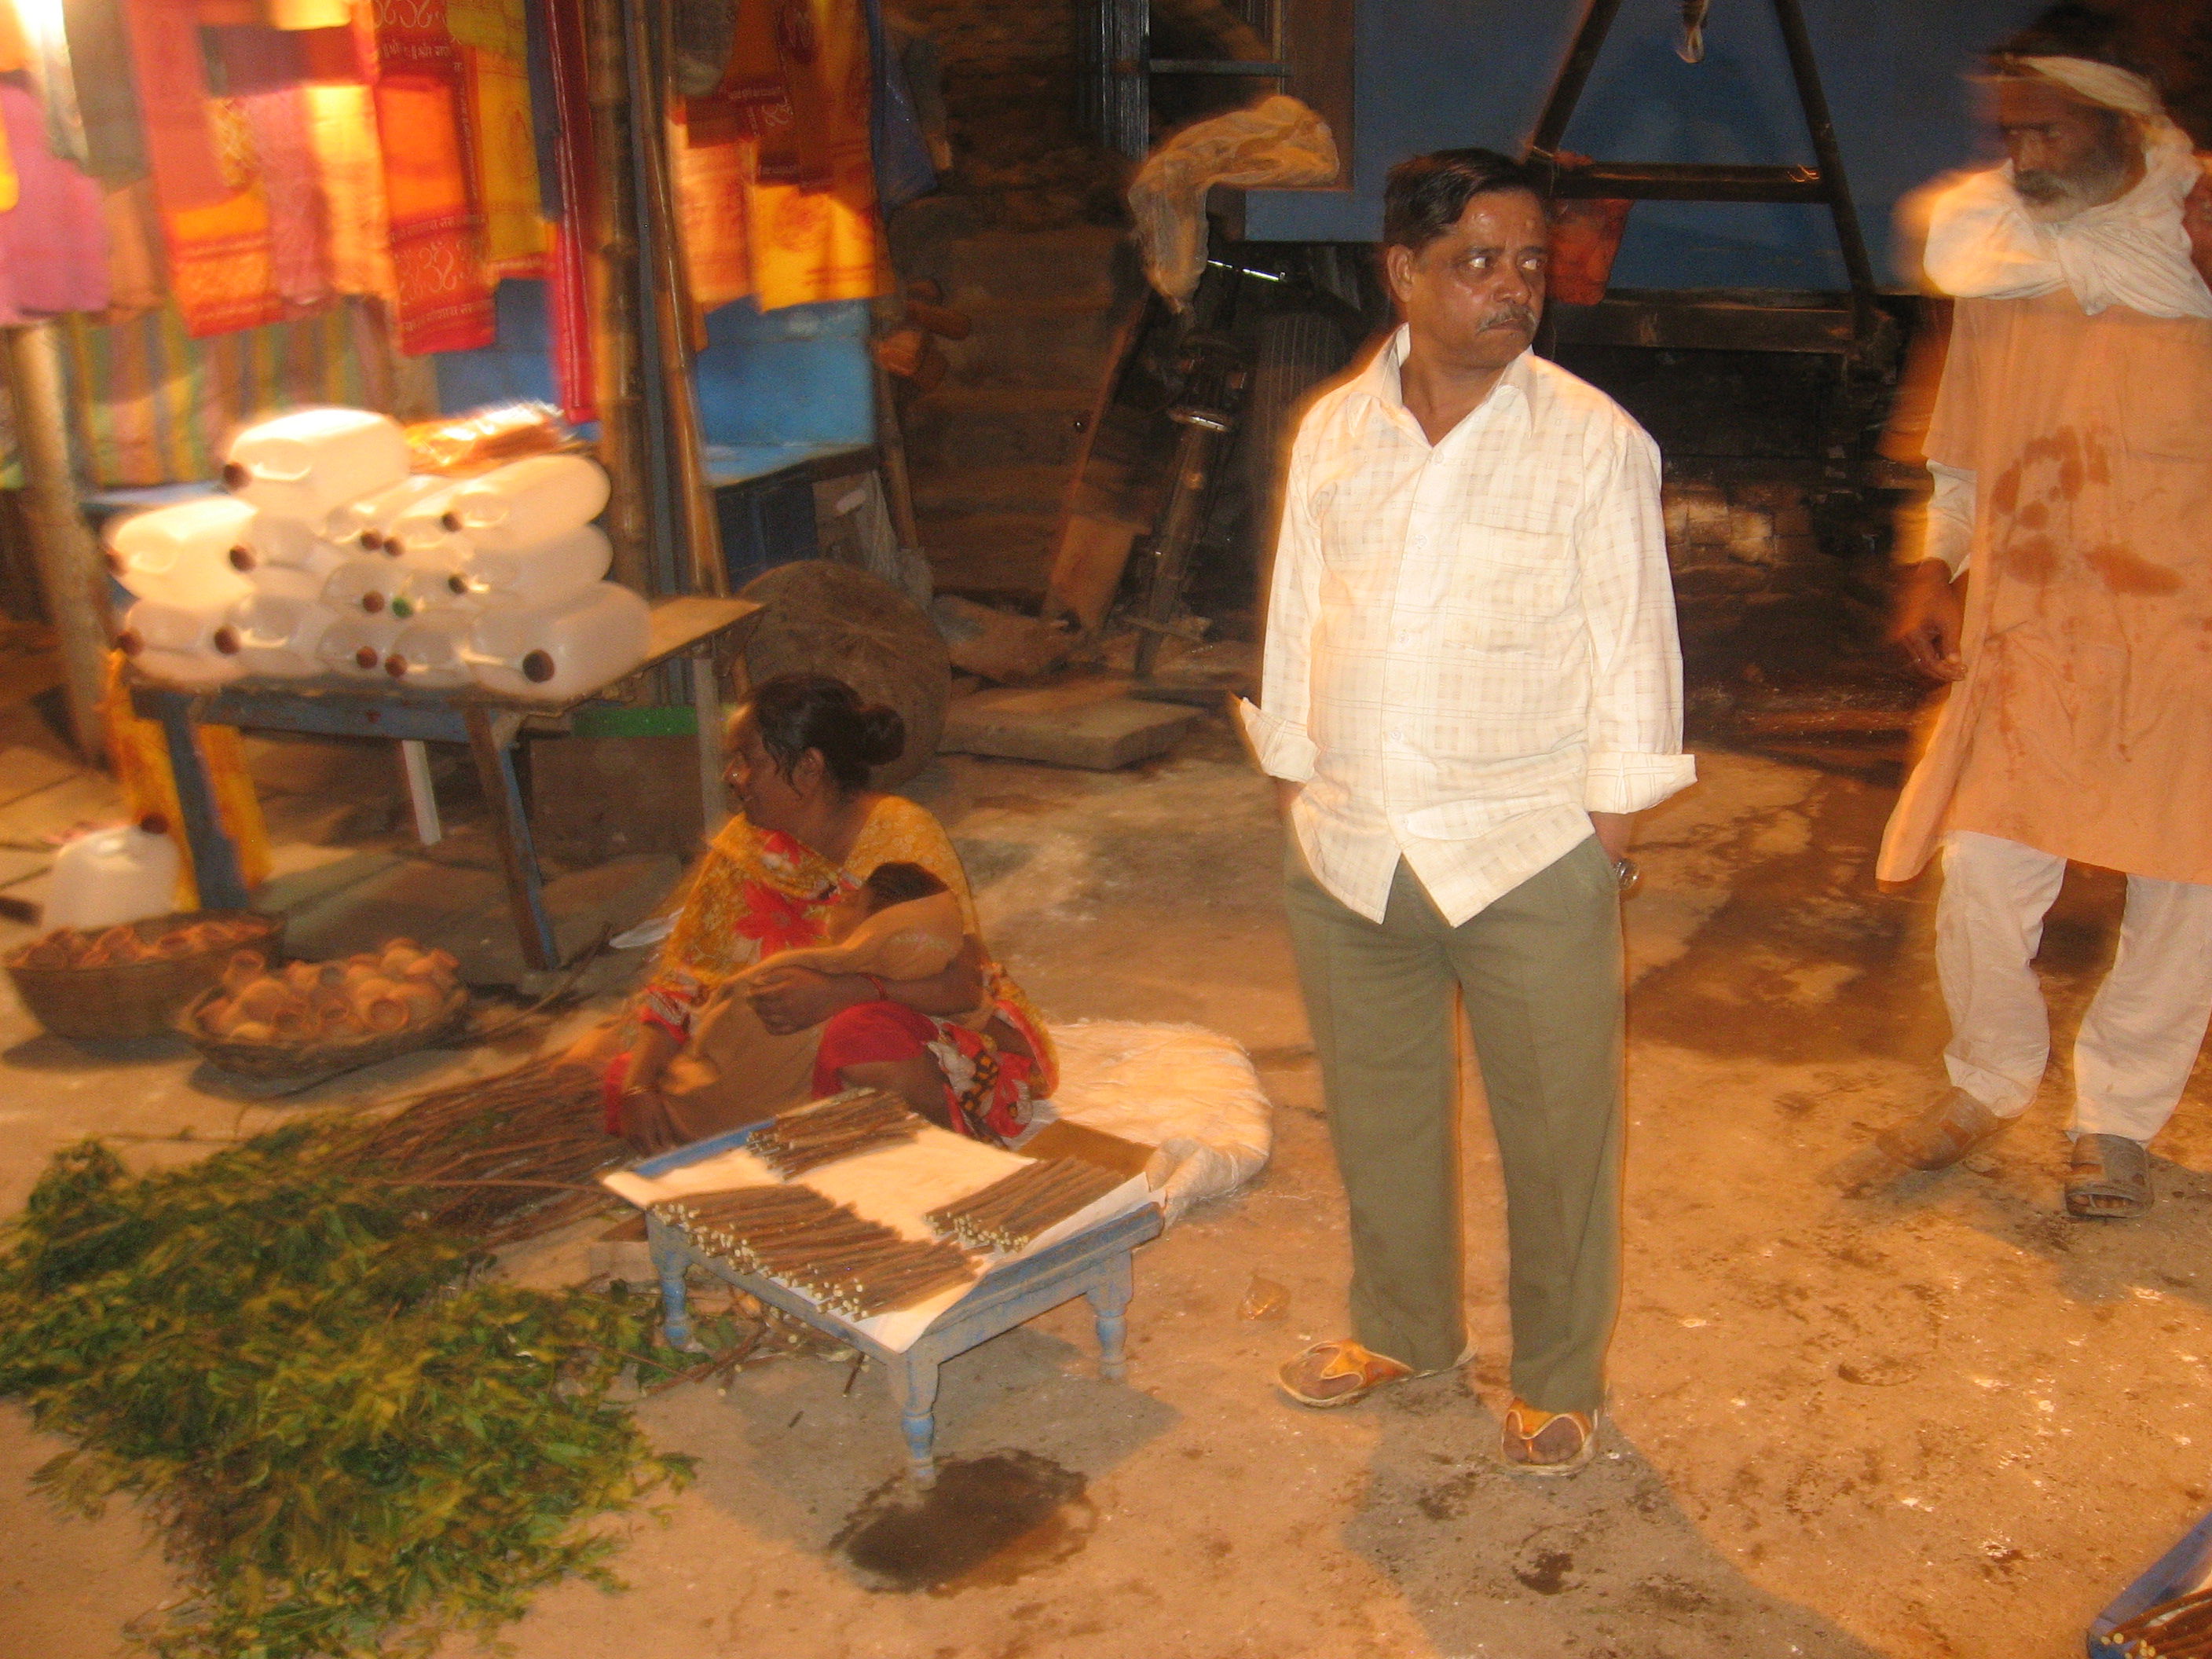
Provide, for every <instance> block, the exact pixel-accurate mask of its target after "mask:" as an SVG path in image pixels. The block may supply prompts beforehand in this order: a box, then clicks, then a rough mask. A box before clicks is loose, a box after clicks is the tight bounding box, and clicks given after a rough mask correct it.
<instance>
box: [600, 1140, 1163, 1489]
mask: <svg viewBox="0 0 2212 1659" xmlns="http://www.w3.org/2000/svg"><path fill="white" fill-rule="evenodd" d="M757 1127H759V1126H758V1125H750V1126H748V1127H745V1128H742V1129H732V1130H731V1131H730V1132H729V1133H726V1134H720V1135H716V1136H714V1137H713V1138H712V1139H708V1140H700V1141H695V1142H693V1143H692V1144H691V1145H690V1146H679V1147H678V1148H677V1149H676V1150H675V1151H674V1152H663V1153H662V1154H661V1155H660V1156H659V1157H658V1158H648V1159H647V1160H646V1161H645V1162H644V1163H642V1164H638V1165H637V1166H636V1173H637V1174H639V1175H641V1176H660V1175H665V1174H667V1173H668V1172H669V1171H670V1170H679V1169H682V1168H683V1167H684V1165H685V1164H696V1163H699V1162H701V1161H702V1159H705V1158H713V1157H714V1156H716V1155H717V1154H718V1153H721V1152H730V1151H732V1150H733V1149H734V1148H737V1147H739V1146H744V1143H745V1140H746V1139H747V1137H749V1136H750V1134H751V1133H752V1132H753V1129H754V1128H757ZM1163 1225H1165V1224H1164V1222H1163V1220H1162V1218H1161V1216H1160V1212H1159V1210H1158V1207H1157V1206H1153V1205H1149V1204H1148V1205H1146V1206H1145V1207H1144V1208H1142V1209H1140V1210H1135V1211H1132V1212H1130V1213H1128V1214H1127V1215H1123V1216H1117V1217H1115V1218H1114V1219H1113V1220H1111V1221H1107V1222H1102V1223H1101V1224H1100V1225H1097V1226H1096V1227H1093V1228H1091V1229H1090V1230H1089V1231H1085V1232H1081V1233H1078V1234H1077V1235H1076V1236H1075V1237H1073V1238H1069V1239H1064V1240H1062V1241H1061V1242H1060V1243H1058V1244H1055V1245H1054V1246H1053V1247H1052V1248H1051V1249H1048V1250H1041V1251H1039V1252H1038V1253H1037V1254H1036V1255H1033V1256H1029V1257H1025V1258H1024V1260H1022V1261H1017V1262H1015V1263H1013V1264H1012V1266H1011V1267H1001V1268H1000V1269H999V1270H998V1271H997V1272H996V1273H991V1274H988V1275H987V1276H986V1277H985V1278H984V1279H981V1281H980V1282H979V1283H978V1284H977V1285H975V1288H974V1289H973V1290H971V1291H969V1292H968V1294H967V1295H965V1296H963V1297H961V1298H960V1300H959V1301H957V1302H956V1303H954V1304H952V1305H951V1307H949V1308H947V1309H946V1310H945V1311H944V1312H943V1313H941V1314H939V1315H938V1316H937V1318H936V1320H935V1321H934V1322H933V1323H932V1324H931V1325H930V1327H929V1328H928V1329H927V1330H926V1331H924V1332H923V1333H922V1334H921V1336H920V1337H918V1338H917V1339H916V1340H915V1343H914V1345H913V1346H911V1347H909V1348H907V1349H905V1350H903V1351H902V1352H894V1351H892V1350H891V1349H890V1348H887V1347H885V1346H884V1345H883V1344H882V1343H880V1342H878V1341H876V1340H874V1339H873V1338H872V1337H871V1336H869V1335H868V1334H867V1333H866V1332H865V1331H862V1330H860V1329H858V1328H855V1327H854V1326H853V1325H852V1324H850V1323H848V1322H847V1321H845V1320H843V1319H841V1318H839V1317H838V1316H836V1314H833V1313H830V1312H828V1311H827V1310H823V1309H822V1308H818V1307H817V1306H816V1305H815V1304H813V1303H811V1302H809V1301H808V1300H807V1299H806V1298H805V1297H803V1296H801V1295H799V1292H797V1291H793V1290H792V1289H790V1288H789V1287H788V1286H786V1285H779V1284H777V1283H776V1282H775V1280H774V1279H763V1278H760V1277H758V1276H757V1275H756V1274H752V1273H739V1272H738V1270H737V1269H736V1268H735V1267H732V1266H731V1265H730V1264H729V1263H728V1262H726V1261H722V1260H721V1259H720V1258H719V1257H717V1256H714V1255H709V1254H708V1252H707V1251H705V1250H703V1249H700V1248H699V1247H698V1246H697V1245H696V1244H694V1243H692V1242H691V1241H690V1239H689V1238H687V1237H685V1236H684V1232H683V1231H682V1230H681V1229H680V1228H678V1227H675V1226H672V1225H670V1224H669V1223H667V1222H665V1221H663V1220H662V1219H661V1218H659V1216H657V1215H653V1214H652V1213H651V1212H647V1218H646V1237H647V1242H648V1243H649V1244H650V1246H651V1248H652V1250H653V1272H654V1273H656V1274H658V1275H659V1279H660V1307H661V1321H662V1328H663V1329H664V1330H665V1333H666V1334H667V1337H668V1340H669V1342H670V1343H671V1346H675V1347H677V1348H678V1349H683V1348H688V1347H690V1346H691V1316H690V1308H689V1304H688V1301H687V1298H686V1292H685V1290H684V1273H685V1270H686V1269H688V1268H690V1267H703V1268H705V1269H706V1270H707V1271H708V1273H712V1274H714V1277H715V1278H717V1279H720V1280H722V1281H723V1283H725V1284H726V1285H735V1286H736V1287H737V1288H738V1289H739V1290H741V1291H744V1292H745V1293H746V1294H747V1295H749V1296H754V1297H759V1298H760V1300H762V1301H763V1302H765V1303H768V1304H769V1305H771V1306H773V1307H777V1308H781V1309H782V1310H784V1311H785V1312H786V1313H787V1314H791V1315H793V1316H795V1317H797V1318H799V1319H803V1320H805V1322H807V1323H808V1324H810V1325H811V1326H813V1327H815V1328H817V1330H822V1331H826V1332H828V1333H829V1334H830V1335H832V1336H834V1337H836V1339H837V1340H839V1341H840V1342H843V1343H846V1344H848V1345H849V1346H853V1347H855V1348H858V1349H859V1350H860V1352H863V1353H865V1354H868V1355H871V1356H872V1357H873V1358H876V1359H878V1360H879V1361H881V1362H882V1364H883V1366H884V1370H885V1372H886V1373H887V1374H888V1375H889V1376H890V1386H891V1395H892V1397H893V1398H894V1399H896V1401H898V1402H899V1411H900V1418H899V1422H900V1426H901V1428H902V1430H903V1431H904V1432H905V1435H906V1445H907V1458H908V1465H909V1467H910V1468H911V1469H912V1471H913V1474H914V1479H915V1485H916V1486H930V1485H933V1483H934V1482H935V1481H936V1480H937V1460H936V1457H935V1455H934V1453H933V1446H934V1443H935V1442H936V1438H937V1372H938V1368H939V1366H940V1365H942V1364H945V1361H947V1360H949V1359H952V1358H957V1357H958V1356H959V1355H961V1354H963V1353H965V1352H968V1350H969V1349H970V1348H972V1347H974V1346H976V1345H977V1344H978V1343H981V1342H987V1341H989V1340H991V1339H992V1338H993V1337H994V1336H997V1335H999V1334H1000V1333H1001V1332H1004V1331H1010V1330H1012V1328H1014V1327H1015V1326H1017V1325H1020V1324H1024V1323H1026V1322H1028V1321H1030V1320H1031V1319H1034V1318H1036V1316H1037V1315H1039V1314H1041V1313H1043V1312H1045V1311H1047V1310H1049V1309H1053V1308H1057V1307H1059V1306H1060V1304H1062V1303H1065V1302H1073V1300H1074V1299H1075V1298H1076V1297H1079V1296H1080V1297H1088V1298H1089V1299H1090V1302H1091V1308H1092V1310H1093V1311H1094V1313H1095V1315H1096V1316H1097V1329H1098V1374H1099V1375H1100V1376H1103V1377H1104V1378H1106V1379H1107V1381H1109V1382H1114V1383H1118V1382H1119V1381H1121V1377H1122V1376H1123V1375H1124V1374H1125V1373H1126V1372H1127V1357H1126V1353H1125V1342H1126V1339H1127V1314H1126V1311H1125V1310H1127V1307H1128V1305H1129V1297H1130V1294H1131V1291H1132V1289H1133V1270H1132V1267H1131V1263H1130V1256H1131V1254H1132V1252H1133V1251H1134V1250H1135V1249H1136V1247H1137V1246H1138V1245H1139V1244H1141V1243H1144V1242H1145V1241H1146V1239H1149V1238H1155V1237H1158V1235H1159V1231H1160V1229H1161V1227H1162V1226H1163Z"/></svg>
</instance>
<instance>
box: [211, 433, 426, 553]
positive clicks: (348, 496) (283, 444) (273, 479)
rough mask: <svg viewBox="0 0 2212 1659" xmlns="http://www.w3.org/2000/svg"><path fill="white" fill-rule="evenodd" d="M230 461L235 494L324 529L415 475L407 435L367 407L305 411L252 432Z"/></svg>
mask: <svg viewBox="0 0 2212 1659" xmlns="http://www.w3.org/2000/svg"><path fill="white" fill-rule="evenodd" d="M225 459H226V461H227V463H228V464H227V465H225V466H224V467H223V469H222V481H223V483H224V484H225V485H226V486H227V487H228V489H229V490H230V493H231V494H232V495H237V496H240V497H241V498H242V499H244V500H246V501H251V502H252V503H253V505H254V506H256V507H259V508H261V509H262V511H264V512H265V513H276V514H277V515H278V516H279V517H282V518H287V519H292V520H296V521H298V522H299V523H301V524H303V525H307V526H311V527H312V528H313V529H316V530H320V529H321V528H322V527H323V526H324V525H325V522H326V521H327V520H329V518H330V515H331V513H332V512H333V511H335V510H336V509H337V508H338V507H343V506H344V505H345V504H346V503H347V502H349V501H359V500H361V499H362V497H363V496H365V495H375V494H376V493H378V492H379V491H380V490H384V489H390V488H391V487H392V485H393V484H396V483H398V482H399V481H400V480H401V479H402V478H404V477H406V476H407V460H408V456H407V436H406V435H405V434H404V433H403V432H402V431H401V430H400V429H399V422H397V421H395V420H393V419H392V417H391V416H389V415H378V414H374V413H373V412H371V411H370V410H366V409H301V410H294V411H293V412H292V413H291V414H289V415H278V416H274V417H272V418H271V419H269V420H265V421H258V422H255V423H254V424H253V425H252V426H250V427H248V428H246V430H245V431H243V432H241V433H240V434H239V435H237V436H236V437H235V438H233V439H232V440H231V441H230V452H229V453H228V456H227V457H226V458H225Z"/></svg>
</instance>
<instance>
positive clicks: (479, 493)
mask: <svg viewBox="0 0 2212 1659" xmlns="http://www.w3.org/2000/svg"><path fill="white" fill-rule="evenodd" d="M607 487H608V486H607V475H606V474H605V472H604V471H601V470H600V467H599V463H598V462H597V461H592V460H586V459H585V458H584V457H583V456H581V455H532V456H529V457H527V458H526V459H523V460H520V461H510V462H508V463H507V465H505V466H501V467H495V468H494V469H493V470H492V471H489V472H487V473H484V474H483V475H482V476H481V477H474V478H471V479H469V480H468V481H467V482H465V483H462V484H459V485H458V486H457V487H456V488H455V489H454V490H453V494H452V495H449V496H448V497H447V499H446V510H445V513H444V515H443V518H442V520H441V522H442V523H443V524H444V525H445V526H446V528H447V530H449V531H451V532H453V533H455V534H456V535H459V536H465V537H466V538H468V542H469V544H470V546H471V547H472V548H476V549H477V550H486V549H491V550H498V551H500V552H519V551H520V550H523V549H526V548H532V547H537V546H539V545H541V544H544V543H546V542H550V541H551V540H553V539H554V538H556V537H560V536H566V535H568V533H569V532H572V531H577V530H581V529H582V528H583V527H584V526H586V525H587V524H589V523H591V521H592V520H594V519H596V518H598V517H599V513H600V512H601V511H602V510H603V509H604V508H605V507H606V504H607Z"/></svg>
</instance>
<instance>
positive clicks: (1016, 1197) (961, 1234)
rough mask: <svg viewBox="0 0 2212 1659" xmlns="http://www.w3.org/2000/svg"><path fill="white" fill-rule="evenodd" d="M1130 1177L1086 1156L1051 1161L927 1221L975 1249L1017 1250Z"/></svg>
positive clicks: (1018, 1172)
mask: <svg viewBox="0 0 2212 1659" xmlns="http://www.w3.org/2000/svg"><path fill="white" fill-rule="evenodd" d="M1127 1178H1128V1177H1127V1176H1123V1175H1121V1173H1119V1172H1118V1171H1116V1170H1109V1169H1105V1168H1103V1167H1102V1166H1100V1165H1098V1164H1089V1163H1085V1161H1084V1160H1083V1159H1081V1158H1048V1159H1044V1160H1042V1161H1041V1162H1039V1163H1036V1164H1030V1166H1029V1168H1027V1169H1025V1170H1015V1171H1014V1172H1013V1174H1012V1175H1010V1176H1005V1177H1004V1178H1003V1179H1000V1180H998V1181H994V1182H992V1183H991V1184H990V1185H989V1186H987V1187H986V1188H983V1190H982V1191H981V1192H980V1193H972V1194H969V1196H968V1197H966V1198H963V1199H959V1200H955V1201H954V1202H952V1203H951V1204H946V1205H944V1206H940V1207H939V1208H937V1209H934V1210H932V1211H931V1212H929V1214H928V1215H927V1217H926V1218H925V1219H926V1220H927V1221H928V1223H929V1225H931V1226H933V1227H934V1228H935V1229H936V1230H937V1231H939V1233H941V1234H943V1235H944V1236H945V1237H949V1238H957V1239H958V1240H959V1241H960V1242H961V1243H963V1244H965V1245H966V1246H968V1248H969V1249H972V1250H1018V1249H1022V1248H1024V1246H1025V1245H1027V1244H1028V1243H1029V1242H1030V1240H1031V1239H1033V1238H1035V1237H1036V1236H1037V1235H1038V1234H1040V1233H1042V1232H1043V1231H1046V1230H1047V1229H1048V1228H1050V1227H1055V1226H1058V1225H1060V1223H1061V1222H1063V1221H1065V1220H1066V1219H1067V1218H1068V1217H1070V1216H1072V1215H1073V1214H1074V1213H1075V1212H1077V1211H1078V1210H1080V1209H1082V1208H1084V1207H1085V1206H1086V1205H1090V1204H1095V1203H1097V1201H1098V1200H1100V1199H1102V1198H1103V1197H1105V1196H1106V1194H1109V1193H1110V1192H1112V1191H1113V1190H1114V1189H1115V1188H1116V1187H1118V1186H1120V1185H1121V1183H1122V1182H1124V1181H1125V1180H1127Z"/></svg>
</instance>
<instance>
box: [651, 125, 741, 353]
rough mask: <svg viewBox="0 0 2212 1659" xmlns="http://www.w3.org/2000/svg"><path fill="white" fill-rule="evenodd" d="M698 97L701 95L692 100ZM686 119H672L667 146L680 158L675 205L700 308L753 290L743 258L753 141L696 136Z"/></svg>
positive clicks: (677, 160) (694, 298) (724, 302)
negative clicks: (719, 140)
mask: <svg viewBox="0 0 2212 1659" xmlns="http://www.w3.org/2000/svg"><path fill="white" fill-rule="evenodd" d="M690 101H691V102H694V103H699V102H704V101H705V100H690ZM693 135H694V129H693V128H692V127H691V126H690V124H689V123H688V122H675V121H671V122H670V123H669V127H668V151H669V155H671V157H672V158H673V159H674V161H675V164H676V211H677V217H678V221H679V222H680V225H681V231H680V235H681V240H682V241H683V244H684V267H685V269H686V270H688V271H689V272H690V279H691V281H690V288H691V301H692V303H693V304H694V305H696V306H697V307H698V308H699V309H700V310H701V311H712V310H713V309H714V307H716V306H724V305H727V304H729V302H730V301H732V300H738V299H743V298H744V296H745V295H748V294H750V293H751V292H752V286H753V285H752V272H751V266H750V261H748V260H747V258H745V188H746V178H747V175H748V174H749V173H750V167H751V156H750V149H751V145H750V143H744V142H741V141H740V140H738V139H737V138H736V137H731V138H728V139H726V140H725V141H724V142H722V143H698V142H696V141H695V138H694V136H693Z"/></svg>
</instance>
